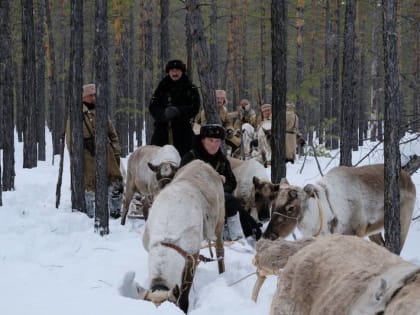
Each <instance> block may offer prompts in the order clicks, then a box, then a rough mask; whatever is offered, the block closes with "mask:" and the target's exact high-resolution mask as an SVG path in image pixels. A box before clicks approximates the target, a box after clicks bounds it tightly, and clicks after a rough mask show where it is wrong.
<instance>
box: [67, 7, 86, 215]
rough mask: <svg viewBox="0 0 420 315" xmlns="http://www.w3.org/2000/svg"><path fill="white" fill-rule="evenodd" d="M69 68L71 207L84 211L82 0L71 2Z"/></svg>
mask: <svg viewBox="0 0 420 315" xmlns="http://www.w3.org/2000/svg"><path fill="white" fill-rule="evenodd" d="M70 27H71V32H70V71H69V86H68V89H67V98H66V101H67V108H69V109H70V130H71V132H70V133H71V148H72V150H71V154H70V173H71V203H72V209H74V210H78V211H82V212H85V213H86V202H85V195H84V187H85V184H84V176H83V173H84V159H83V130H82V127H83V126H82V123H83V111H82V106H81V103H82V100H81V99H82V85H83V74H82V65H83V1H82V0H74V1H72V2H71V20H70Z"/></svg>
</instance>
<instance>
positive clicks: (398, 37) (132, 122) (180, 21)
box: [0, 0, 420, 200]
mask: <svg viewBox="0 0 420 315" xmlns="http://www.w3.org/2000/svg"><path fill="white" fill-rule="evenodd" d="M0 18H1V26H0V45H1V46H0V54H1V56H2V57H1V67H0V112H1V120H0V135H1V136H0V150H1V151H2V153H3V155H2V157H3V159H2V164H0V165H2V169H1V168H0V172H2V174H1V175H2V176H1V178H2V190H3V191H7V190H13V189H14V174H15V172H14V167H15V165H14V149H13V139H14V135H15V134H17V137H18V139H19V141H21V142H23V143H24V160H23V161H24V162H23V167H24V168H32V167H36V165H37V161H45V160H46V159H50V158H51V159H52V160H53V161H54V159H55V156H56V155H59V154H62V152H63V150H64V149H63V147H64V130H65V121H66V120H67V119H68V117H69V115H70V116H71V112H72V108H75V109H77V108H79V109H80V95H81V86H82V84H85V83H91V82H95V83H97V84H98V83H100V84H101V86H102V87H103V91H104V92H103V93H102V96H101V98H100V99H101V100H102V103H103V106H104V110H105V112H106V113H109V115H110V116H111V117H112V120H113V121H114V124H115V126H116V129H117V132H118V135H119V139H120V143H121V146H122V154H123V156H127V155H129V154H130V152H133V150H134V149H135V148H136V147H138V146H141V145H143V144H145V143H143V135H144V136H145V139H146V142H147V141H148V140H149V139H150V136H151V125H152V123H153V122H152V121H151V117H149V115H148V104H149V101H150V98H151V95H152V93H153V90H154V89H155V88H156V86H157V84H158V82H159V80H160V79H161V78H162V77H163V76H164V75H165V71H164V67H165V64H166V62H167V61H168V60H170V59H181V60H183V61H184V62H185V63H186V65H187V74H188V76H189V77H190V79H192V81H193V82H194V83H195V84H196V85H197V86H198V87H199V90H200V92H201V96H202V106H203V108H204V109H205V110H206V113H209V114H210V115H211V114H212V111H214V112H213V113H215V109H214V107H215V105H214V103H215V102H214V100H215V96H214V92H213V91H214V89H224V90H226V91H227V95H228V100H229V105H228V107H229V108H228V109H229V111H234V110H235V108H236V106H238V104H239V101H240V100H241V99H243V98H247V99H249V100H250V102H251V104H252V107H253V108H254V109H255V110H256V111H258V109H259V105H261V104H264V103H272V104H273V122H274V127H273V128H274V130H273V132H275V133H276V132H277V133H278V134H284V132H285V129H284V127H283V126H282V125H284V124H282V123H281V122H282V121H284V115H285V103H286V101H292V102H294V103H295V104H296V112H297V114H298V115H299V117H300V129H301V132H302V133H303V134H304V136H305V138H306V141H307V143H308V147H311V148H313V149H314V150H315V148H319V149H320V150H322V148H325V149H337V148H340V153H341V162H340V163H341V164H344V165H349V163H350V164H351V162H349V161H351V158H350V159H349V155H350V156H351V151H352V150H357V148H358V146H359V145H361V144H362V143H363V141H364V140H366V139H370V140H372V141H378V140H379V141H383V140H384V135H385V144H386V133H387V130H386V129H387V120H388V126H389V129H388V134H389V135H390V136H389V139H391V140H390V141H391V142H392V141H394V144H395V143H398V140H399V139H400V137H401V135H403V134H404V133H405V132H407V131H411V132H418V131H419V129H420V124H419V117H420V115H419V114H420V95H419V93H420V53H419V51H420V35H419V34H420V3H419V1H416V0H407V1H390V0H382V1H381V0H358V1H357V0H346V1H340V0H306V1H305V0H293V1H292V0H289V1H285V0H279V1H249V0H223V1H221V0H208V1H198V0H185V1H182V0H172V1H169V0H159V1H152V0H112V1H111V0H110V1H106V0H96V1H94V0H85V1H82V0H72V1H68V0H61V1H51V0H36V1H34V0H21V1H11V0H2V1H1V4H0ZM216 119H217V118H216ZM276 122H277V123H276ZM277 126H279V127H277ZM46 127H47V128H48V130H49V131H50V132H51V135H52V143H53V152H54V154H53V156H52V157H46V156H45V142H46V141H45V128H46ZM274 138H275V137H274ZM273 141H274V142H272V146H273V147H275V148H277V147H279V148H281V146H282V143H283V142H282V141H283V140H282V138H281V137H279V139H278V141H279V142H278V143H276V138H275V139H274V140H273ZM395 141H396V142H395ZM391 144H392V143H391ZM394 147H395V146H394ZM390 148H392V146H391V147H390ZM277 151H278V152H277ZM389 153H390V154H391V156H395V154H396V155H398V152H395V150H394V149H390V151H389ZM273 154H274V160H276V157H277V160H284V159H282V158H281V157H282V156H283V155H284V152H283V151H282V150H281V149H280V150H273ZM276 154H277V156H276ZM282 154H283V155H282ZM385 156H387V151H386V150H385ZM284 176H285V167H284V163H278V164H277V165H273V171H272V177H273V181H274V180H276V181H277V180H279V179H280V178H281V177H284ZM0 197H1V195H0ZM0 200H1V198H0Z"/></svg>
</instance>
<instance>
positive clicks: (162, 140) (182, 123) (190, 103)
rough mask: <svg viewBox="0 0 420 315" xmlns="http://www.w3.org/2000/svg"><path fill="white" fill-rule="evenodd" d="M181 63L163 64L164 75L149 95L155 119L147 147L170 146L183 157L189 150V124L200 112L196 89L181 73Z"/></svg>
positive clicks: (150, 110) (173, 61)
mask: <svg viewBox="0 0 420 315" xmlns="http://www.w3.org/2000/svg"><path fill="white" fill-rule="evenodd" d="M185 70H186V67H185V64H184V63H183V62H182V61H181V60H171V61H169V62H168V63H167V65H166V73H167V75H166V76H165V77H164V78H163V79H162V81H160V83H159V85H158V87H157V89H156V90H155V92H154V93H153V97H152V100H151V101H150V105H149V112H150V114H151V115H152V117H153V119H154V120H155V123H154V131H153V136H152V141H151V144H154V145H159V146H163V145H165V144H172V145H174V146H175V148H176V149H177V150H178V152H179V154H180V155H181V156H183V155H184V154H185V153H186V152H188V151H189V150H190V149H191V147H192V139H193V136H194V133H193V130H192V125H191V121H192V119H193V118H194V117H195V116H196V115H197V113H198V111H199V109H200V95H199V93H198V89H197V87H196V86H195V85H194V84H192V82H191V81H190V79H189V78H188V77H187V76H186V74H185Z"/></svg>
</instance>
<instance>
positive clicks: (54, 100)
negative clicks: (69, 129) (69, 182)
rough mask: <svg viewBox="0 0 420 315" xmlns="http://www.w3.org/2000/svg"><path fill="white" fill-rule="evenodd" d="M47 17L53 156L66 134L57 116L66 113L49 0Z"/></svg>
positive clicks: (50, 122) (58, 150) (46, 0)
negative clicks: (58, 73)
mask: <svg viewBox="0 0 420 315" xmlns="http://www.w3.org/2000/svg"><path fill="white" fill-rule="evenodd" d="M45 16H46V20H45V21H46V25H47V30H48V31H47V33H48V40H47V63H48V64H49V69H50V70H49V72H48V81H49V89H50V99H49V102H48V104H49V106H48V108H49V111H50V116H49V117H50V119H49V126H50V129H51V134H52V147H53V155H55V154H59V152H60V147H61V143H60V139H61V136H62V134H63V133H64V126H63V124H59V122H60V121H61V120H62V119H57V116H60V115H62V113H63V112H64V106H63V104H62V103H60V102H59V101H58V95H59V90H58V84H57V69H56V57H55V40H54V31H55V29H54V28H53V25H52V21H51V8H50V3H49V0H45Z"/></svg>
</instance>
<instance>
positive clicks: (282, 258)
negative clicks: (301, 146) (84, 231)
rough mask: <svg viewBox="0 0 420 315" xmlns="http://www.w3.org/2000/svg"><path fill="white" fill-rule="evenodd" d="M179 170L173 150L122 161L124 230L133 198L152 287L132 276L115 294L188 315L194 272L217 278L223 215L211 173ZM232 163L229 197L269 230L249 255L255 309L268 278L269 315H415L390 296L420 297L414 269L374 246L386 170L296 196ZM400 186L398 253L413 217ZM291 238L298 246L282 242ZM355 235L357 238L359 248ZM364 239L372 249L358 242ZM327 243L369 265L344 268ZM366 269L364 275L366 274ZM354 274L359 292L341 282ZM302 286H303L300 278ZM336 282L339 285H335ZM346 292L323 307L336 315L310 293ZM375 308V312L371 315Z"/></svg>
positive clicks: (410, 194)
mask: <svg viewBox="0 0 420 315" xmlns="http://www.w3.org/2000/svg"><path fill="white" fill-rule="evenodd" d="M180 160H181V159H180V157H179V154H177V151H176V149H175V148H174V147H172V146H170V145H167V146H164V147H157V146H148V145H147V146H143V147H141V148H139V149H137V150H136V151H135V152H134V153H133V154H132V155H130V158H129V159H128V164H127V178H126V193H125V200H124V205H123V214H122V218H121V224H123V225H124V224H125V222H126V217H127V214H128V215H129V211H131V210H130V209H131V208H132V206H130V203H132V200H133V198H134V199H135V196H136V195H137V196H140V198H137V207H139V208H140V211H141V212H143V214H144V218H145V219H146V222H145V231H144V234H143V246H144V248H145V249H146V251H147V252H148V257H149V260H148V279H150V283H149V285H148V287H147V288H143V287H142V286H140V285H139V284H138V283H137V282H136V281H135V279H134V278H135V275H134V273H127V274H126V276H125V278H124V281H123V285H122V286H121V289H120V293H121V294H122V295H124V296H128V297H133V298H138V299H143V300H148V301H151V302H153V303H155V304H156V305H159V304H161V303H162V302H164V301H170V302H173V303H175V304H176V305H177V306H178V307H179V308H180V309H182V310H183V311H184V312H185V313H187V312H188V308H189V300H188V296H189V292H190V289H191V285H192V283H193V280H194V274H195V271H196V267H197V265H198V263H199V262H200V261H203V260H204V261H207V260H215V261H217V263H218V271H219V273H223V272H224V271H225V265H224V246H223V225H224V211H225V209H224V192H223V184H222V180H221V178H220V176H219V175H218V173H217V172H216V171H215V170H213V168H211V167H210V166H208V165H207V164H205V163H204V162H202V161H200V160H196V161H193V162H191V163H189V164H187V165H185V166H184V167H182V168H179V165H180ZM229 161H230V163H231V165H232V170H233V172H234V174H235V177H236V179H237V183H238V185H237V188H236V190H235V192H234V195H235V196H236V197H237V198H239V200H240V201H241V203H242V204H243V206H244V207H245V209H247V210H248V211H249V212H250V213H251V215H253V216H254V217H255V218H256V219H257V220H259V221H260V222H262V223H265V224H264V225H265V226H266V228H265V231H264V233H263V239H262V240H260V241H259V242H257V245H256V255H255V258H254V264H255V265H256V267H257V273H258V279H257V282H256V285H255V288H254V291H253V299H254V300H256V299H257V296H258V291H259V288H260V287H261V285H262V283H263V280H264V279H265V277H266V276H267V275H276V276H278V287H277V291H276V293H275V294H274V296H273V301H272V307H271V314H339V313H336V310H344V312H343V313H341V312H340V314H379V312H385V314H397V313H392V312H391V311H389V312H386V309H387V307H388V305H392V307H393V308H392V309H398V306H395V305H399V304H398V303H409V304H408V305H413V307H414V306H417V308H415V309H413V308H411V307H407V306H406V307H405V308H400V309H401V310H403V309H404V310H405V311H401V312H398V314H420V311H419V310H420V307H418V304H419V302H416V301H414V300H415V299H413V295H412V294H406V295H407V296H408V298H407V300H406V301H404V299H403V298H402V296H403V297H404V296H405V295H401V294H399V295H398V294H397V293H398V292H400V291H401V290H404V287H405V286H410V288H411V290H414V288H416V290H417V291H416V292H418V291H419V290H420V281H419V279H420V267H416V266H414V265H411V264H409V263H407V262H404V261H403V260H402V259H401V258H399V257H398V256H395V255H393V254H391V253H390V252H388V251H387V250H385V249H383V248H381V247H379V246H378V245H377V244H379V245H384V242H383V239H382V236H381V231H382V230H383V227H384V165H383V164H376V165H368V166H362V167H354V168H351V167H335V168H333V169H332V170H331V171H329V172H328V173H327V174H326V175H325V176H324V177H323V178H322V179H321V180H319V181H318V182H316V183H314V184H308V185H306V186H305V187H299V186H294V185H290V184H289V183H288V182H287V180H286V179H283V180H282V181H281V182H280V183H272V182H271V180H270V177H269V176H268V173H267V170H266V168H264V166H263V165H262V164H261V163H260V162H258V161H256V160H254V159H250V160H245V161H243V160H239V159H235V158H229ZM399 186H400V187H399V188H400V200H401V204H400V220H401V235H400V239H401V248H402V246H403V245H404V241H405V238H406V235H407V232H408V229H409V227H410V221H411V218H412V214H413V210H414V207H415V201H416V189H415V185H414V184H413V182H412V180H411V177H410V176H409V175H408V174H407V173H406V172H404V171H402V172H401V174H400V184H399ZM137 210H139V209H138V208H137ZM267 222H268V223H267ZM295 228H297V229H298V230H299V231H300V233H301V234H302V236H303V239H302V240H297V241H285V240H284V239H285V238H286V237H287V236H289V235H290V234H291V233H292V232H293V231H294V230H295ZM331 235H333V236H331ZM336 235H343V236H341V237H337V236H336ZM352 235H353V236H357V237H359V238H357V241H354V240H353V238H355V237H353V236H352ZM365 236H369V238H371V240H372V241H374V242H375V243H377V244H374V243H372V242H368V241H366V240H363V239H362V238H363V237H365ZM205 242H209V243H210V242H213V243H214V244H215V248H216V258H205V257H204V256H202V255H201V254H200V249H201V248H203V243H205ZM267 242H268V243H267ZM333 243H337V244H341V243H342V244H343V246H347V245H346V244H347V243H349V244H350V245H348V246H350V247H351V251H350V250H349V251H348V252H347V253H346V254H347V255H349V256H352V252H358V251H359V250H360V251H362V250H364V251H365V252H366V255H359V256H363V257H364V256H366V257H365V260H366V262H363V259H362V258H363V257H362V258H361V257H359V258H357V259H356V260H359V261H360V264H353V265H354V266H353V268H350V267H349V265H351V263H346V264H344V262H343V260H344V261H347V260H348V261H350V258H347V256H344V253H341V251H340V248H341V247H340V245H336V246H332V244H333ZM264 244H265V245H264ZM266 244H269V245H270V246H268V245H266ZM208 247H209V248H211V247H210V246H208ZM270 248H271V249H270ZM287 248H289V249H288V250H287ZM310 249H311V251H310ZM210 252H211V250H210ZM369 253H372V254H369ZM376 253H378V254H376ZM211 254H212V253H211ZM337 255H341V256H342V257H341V256H340V257H341V258H340V257H337V259H336V260H334V259H333V258H332V257H336V256H337ZM312 256H313V257H314V258H313V260H311V257H312ZM318 256H319V257H318ZM317 257H318V258H317ZM387 259H388V260H389V261H390V263H389V264H388V263H386V261H388V260H387ZM303 262H305V263H303ZM296 264H298V266H300V267H296V266H297V265H296ZM289 265H290V266H289ZM320 265H322V266H320ZM365 265H366V266H367V265H369V266H370V267H371V268H370V269H369V271H368V268H366V266H365ZM294 266H295V267H294ZM345 266H347V267H345ZM375 266H376V267H375ZM399 266H400V267H401V268H400V267H399ZM391 267H392V268H391ZM297 268H303V269H301V270H300V269H297ZM315 268H323V269H322V270H323V271H322V272H319V274H317V276H315V275H312V276H311V269H315ZM289 270H291V271H290V272H291V274H289ZM398 271H401V273H398ZM368 272H370V273H368ZM359 274H360V279H362V278H363V279H365V280H366V279H368V280H366V281H359V282H360V283H356V284H354V283H353V282H354V281H353V282H351V281H350V282H348V283H349V284H348V286H347V285H346V284H347V282H345V281H344V280H345V279H347V278H355V279H358V278H357V277H358V275H359ZM331 275H336V278H332V276H331ZM363 275H364V276H363ZM367 275H369V276H367ZM304 276H305V277H306V278H302V277H304ZM323 277H325V279H324V278H323ZM382 280H383V281H382ZM331 281H336V282H335V283H337V285H336V286H334V287H333V288H329V286H331V285H332V282H331ZM337 281H338V282H337ZM312 282H314V283H313V284H312V286H309V287H310V288H314V289H313V290H315V291H313V292H309V293H308V294H309V295H310V296H312V297H313V299H312V300H311V301H312V304H311V303H309V302H308V301H307V299H306V298H303V297H302V296H301V295H300V293H299V291H300V290H302V291H305V290H306V291H308V283H312ZM339 282H340V283H341V282H342V284H340V285H338V283H339ZM356 282H357V281H356ZM384 283H385V284H384ZM352 285H353V286H357V289H354V290H353V291H351V292H353V293H352V294H353V297H352V298H343V299H341V300H340V299H338V298H334V295H331V297H329V298H327V300H328V301H331V302H329V303H335V304H337V303H338V304H340V305H339V306H334V307H335V308H334V307H331V308H330V309H328V307H326V306H325V305H324V304H325V303H327V302H326V301H325V300H324V301H320V300H319V298H318V299H316V297H317V295H318V294H317V292H322V294H327V293H325V292H335V294H336V296H339V295H340V294H341V295H343V296H345V295H346V292H347V290H349V287H351V286H352ZM384 285H385V287H383V286H384ZM320 286H322V287H320ZM377 286H378V287H377ZM292 287H293V288H292ZM391 288H392V289H391ZM328 290H330V291H328ZM340 290H342V292H341V291H340ZM372 294H383V298H382V295H381V299H379V300H380V301H379V300H378V299H376V302H372ZM395 295H398V301H397V299H396V298H395V300H394V296H395ZM417 296H418V295H417ZM373 300H375V299H373ZM418 300H419V299H418ZM372 303H373V304H375V303H376V304H377V305H376V306H372ZM410 303H411V304H410ZM335 304H334V305H335ZM368 306H369V307H368ZM378 310H379V311H378ZM390 310H391V308H390ZM410 310H411V311H410ZM413 310H415V311H413ZM416 312H418V313H416Z"/></svg>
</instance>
